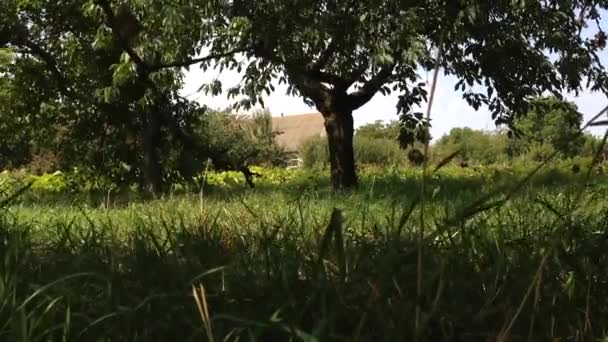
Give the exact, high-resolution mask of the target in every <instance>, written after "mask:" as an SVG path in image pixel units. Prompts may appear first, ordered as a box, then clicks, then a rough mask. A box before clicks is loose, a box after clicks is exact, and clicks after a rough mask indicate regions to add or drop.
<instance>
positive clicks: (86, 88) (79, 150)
mask: <svg viewBox="0 0 608 342" xmlns="http://www.w3.org/2000/svg"><path fill="white" fill-rule="evenodd" d="M201 5H202V4H201V3H200V2H193V1H185V0H183V1H173V2H172V3H171V4H170V5H168V4H160V3H159V2H157V1H151V0H150V1H129V2H124V1H123V2H120V3H119V2H118V1H113V0H90V1H76V2H75V1H66V0H61V1H48V0H42V1H15V0H7V1H3V2H2V4H0V12H2V13H3V16H2V18H0V48H9V49H11V50H12V51H14V52H16V55H17V58H16V61H15V63H13V64H12V65H11V66H10V67H8V68H6V69H4V71H3V72H5V73H7V74H9V75H10V79H11V86H12V87H16V88H19V89H18V90H17V91H15V92H14V93H15V94H18V95H19V96H22V95H26V94H27V96H31V97H34V99H33V101H28V102H27V103H26V102H24V101H17V102H18V103H21V104H24V103H25V104H27V105H28V106H27V108H21V109H19V110H18V111H17V112H16V113H17V114H19V115H17V116H16V117H7V118H6V119H7V120H17V119H19V118H23V117H30V118H31V117H35V118H36V119H35V122H32V123H31V126H30V127H29V130H30V131H31V132H35V133H36V136H37V137H53V138H57V137H60V138H61V139H59V140H57V139H55V141H52V142H48V141H47V142H45V143H44V144H43V145H45V146H48V147H51V148H53V149H57V150H59V151H60V152H61V154H62V155H63V156H64V158H68V156H69V159H70V160H69V161H68V163H69V164H70V165H72V166H73V165H82V166H84V167H85V168H91V167H92V166H93V169H94V171H102V172H103V173H105V174H109V175H115V177H113V178H114V180H118V179H122V178H124V175H125V172H126V173H127V174H129V175H130V176H129V177H127V178H128V179H129V180H130V179H132V177H141V178H142V185H145V187H146V188H147V189H149V190H150V191H151V192H153V193H158V192H160V191H162V188H163V182H164V181H166V180H167V177H168V174H169V173H168V172H164V171H163V164H166V162H167V156H168V155H170V154H171V152H172V151H175V150H181V151H182V153H183V154H189V153H190V152H193V151H194V150H195V148H196V147H195V146H196V145H197V144H196V142H195V141H194V138H193V137H192V136H191V132H189V131H188V126H189V122H190V121H191V120H193V117H195V116H197V115H200V114H201V112H202V111H204V109H203V108H198V107H197V106H194V105H193V104H191V103H187V101H185V100H184V99H182V98H180V97H179V96H178V94H177V92H178V90H179V89H180V88H181V82H182V74H181V70H180V68H182V67H188V66H190V65H194V64H200V65H201V66H202V67H205V66H206V65H207V64H208V63H210V62H211V61H212V60H214V59H216V58H219V57H222V56H225V55H229V54H231V53H233V52H231V51H225V50H224V49H222V52H221V53H220V54H215V53H214V51H215V50H216V48H215V47H214V46H213V44H214V41H213V37H214V36H215V35H217V34H219V33H218V32H217V31H216V30H214V28H216V27H218V28H219V29H221V22H220V21H215V20H213V17H214V13H215V12H214V11H215V9H214V7H213V6H210V7H209V8H207V7H205V6H201ZM186 22H196V23H197V25H185V24H184V23H186ZM216 24H217V25H216ZM158 27H162V28H163V29H162V30H159V29H157V28H158ZM205 48H208V50H209V51H210V52H209V55H206V56H204V57H199V58H193V57H192V56H194V55H195V54H199V53H200V52H201V51H202V50H203V49H205ZM237 50H239V49H237ZM241 50H242V49H241ZM239 51H240V50H239ZM31 90H35V91H34V92H32V91H31ZM33 94H37V95H33ZM43 105H44V106H43ZM43 107H44V108H43ZM43 109H44V110H43ZM0 115H1V114H0ZM165 166H166V165H165ZM123 171H124V172H123Z"/></svg>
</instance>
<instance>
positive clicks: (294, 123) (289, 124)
mask: <svg viewBox="0 0 608 342" xmlns="http://www.w3.org/2000/svg"><path fill="white" fill-rule="evenodd" d="M272 130H273V132H278V133H279V134H278V135H277V137H276V142H277V144H279V146H282V147H283V148H285V149H286V150H287V151H293V152H295V151H298V150H299V149H300V147H301V146H302V144H303V143H304V142H306V141H307V140H308V139H310V138H312V137H315V136H325V125H324V123H323V116H322V115H321V114H320V113H309V114H298V115H285V116H273V117H272Z"/></svg>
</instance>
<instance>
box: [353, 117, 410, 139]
mask: <svg viewBox="0 0 608 342" xmlns="http://www.w3.org/2000/svg"><path fill="white" fill-rule="evenodd" d="M399 131H400V126H399V122H397V121H391V122H388V123H385V122H383V121H381V120H376V121H374V122H372V123H368V124H366V125H363V126H361V127H359V128H357V130H356V131H355V135H356V136H357V137H365V138H369V139H389V140H393V141H397V140H398V139H399Z"/></svg>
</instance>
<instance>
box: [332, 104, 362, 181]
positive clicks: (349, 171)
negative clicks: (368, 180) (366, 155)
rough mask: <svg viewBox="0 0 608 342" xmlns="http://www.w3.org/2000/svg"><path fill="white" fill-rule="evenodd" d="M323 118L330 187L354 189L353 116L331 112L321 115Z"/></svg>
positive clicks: (355, 175) (345, 112)
mask: <svg viewBox="0 0 608 342" xmlns="http://www.w3.org/2000/svg"><path fill="white" fill-rule="evenodd" d="M323 117H324V118H325V131H326V132H327V142H328V145H329V162H330V165H331V184H332V187H333V188H334V190H345V189H352V188H356V187H357V185H358V181H357V172H356V170H355V153H354V149H353V134H354V124H353V114H352V112H350V111H344V112H337V111H332V112H328V113H323Z"/></svg>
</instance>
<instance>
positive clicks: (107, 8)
mask: <svg viewBox="0 0 608 342" xmlns="http://www.w3.org/2000/svg"><path fill="white" fill-rule="evenodd" d="M97 3H98V4H99V6H100V7H101V9H102V10H103V12H104V14H105V15H106V17H107V18H108V23H109V25H110V28H111V29H112V32H114V36H115V37H116V40H117V41H118V43H119V44H120V48H121V49H122V50H123V51H125V52H126V53H127V54H128V55H129V57H131V60H132V61H133V62H134V63H135V64H137V65H139V66H140V67H143V68H144V70H145V71H146V72H149V66H148V65H147V64H146V62H145V61H144V60H143V59H142V58H141V57H140V56H139V55H138V54H137V52H135V50H133V48H132V47H131V45H130V44H129V42H128V40H127V39H126V38H125V37H123V36H122V35H121V34H120V33H119V32H120V27H119V25H118V22H117V21H116V16H115V15H114V11H113V10H112V6H111V5H110V2H109V1H108V0H97Z"/></svg>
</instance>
